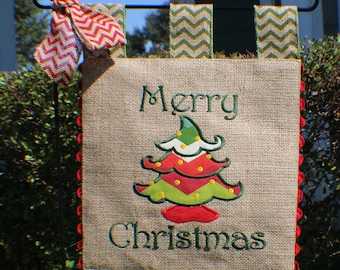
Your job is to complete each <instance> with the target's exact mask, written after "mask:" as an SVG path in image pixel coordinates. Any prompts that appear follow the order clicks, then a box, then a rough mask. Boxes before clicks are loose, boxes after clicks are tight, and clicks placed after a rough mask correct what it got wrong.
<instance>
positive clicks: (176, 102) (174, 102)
mask: <svg viewBox="0 0 340 270" xmlns="http://www.w3.org/2000/svg"><path fill="white" fill-rule="evenodd" d="M177 97H180V99H179V100H176V99H177ZM187 97H188V95H186V94H182V93H178V94H175V95H174V96H173V97H172V98H171V106H172V109H173V110H172V112H171V113H172V114H173V115H176V112H186V111H188V110H190V107H189V106H188V107H184V108H182V109H181V108H179V106H181V105H182V103H183V102H184V101H185V99H186V98H187Z"/></svg>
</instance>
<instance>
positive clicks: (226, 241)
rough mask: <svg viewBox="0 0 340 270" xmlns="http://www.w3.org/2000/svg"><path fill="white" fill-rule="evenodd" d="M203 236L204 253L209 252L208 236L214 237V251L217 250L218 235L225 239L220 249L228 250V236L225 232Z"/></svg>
mask: <svg viewBox="0 0 340 270" xmlns="http://www.w3.org/2000/svg"><path fill="white" fill-rule="evenodd" d="M203 234H204V235H205V247H204V249H203V250H204V251H210V236H211V235H214V236H215V247H214V249H217V247H218V246H219V245H220V235H223V236H224V237H225V242H224V246H223V247H222V249H229V247H228V244H229V235H228V234H227V233H225V232H220V233H217V232H210V233H207V232H203Z"/></svg>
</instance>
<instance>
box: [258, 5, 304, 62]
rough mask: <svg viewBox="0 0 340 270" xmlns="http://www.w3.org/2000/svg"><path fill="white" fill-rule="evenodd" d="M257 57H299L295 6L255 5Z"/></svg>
mask: <svg viewBox="0 0 340 270" xmlns="http://www.w3.org/2000/svg"><path fill="white" fill-rule="evenodd" d="M255 28H256V36H257V56H258V58H281V59H288V58H293V59H294V58H299V50H298V40H299V39H298V12H297V8H296V7H295V6H282V7H276V6H255Z"/></svg>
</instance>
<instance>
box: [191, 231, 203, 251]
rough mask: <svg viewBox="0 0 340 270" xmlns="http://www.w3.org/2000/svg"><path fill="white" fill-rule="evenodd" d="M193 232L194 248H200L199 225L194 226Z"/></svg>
mask: <svg viewBox="0 0 340 270" xmlns="http://www.w3.org/2000/svg"><path fill="white" fill-rule="evenodd" d="M193 234H194V235H195V247H196V249H198V250H199V249H201V246H200V234H201V232H200V227H196V228H195V230H194V232H193Z"/></svg>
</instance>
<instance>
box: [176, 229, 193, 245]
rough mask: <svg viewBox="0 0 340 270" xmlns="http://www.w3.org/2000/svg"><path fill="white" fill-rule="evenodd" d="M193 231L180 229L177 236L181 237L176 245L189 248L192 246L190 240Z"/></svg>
mask: <svg viewBox="0 0 340 270" xmlns="http://www.w3.org/2000/svg"><path fill="white" fill-rule="evenodd" d="M190 235H191V233H189V232H186V231H180V232H179V233H177V234H176V236H177V238H178V239H180V240H178V241H177V242H176V247H177V248H179V249H187V248H190V247H191V244H192V243H191V240H190V238H189V237H190Z"/></svg>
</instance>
